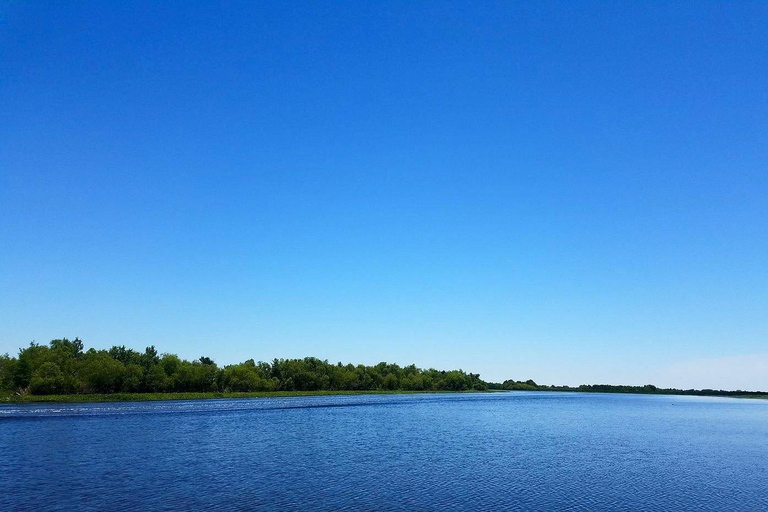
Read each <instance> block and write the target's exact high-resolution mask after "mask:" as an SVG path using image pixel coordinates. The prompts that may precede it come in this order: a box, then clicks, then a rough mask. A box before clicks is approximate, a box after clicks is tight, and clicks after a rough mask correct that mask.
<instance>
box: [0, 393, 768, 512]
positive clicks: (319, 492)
mask: <svg viewBox="0 0 768 512" xmlns="http://www.w3.org/2000/svg"><path fill="white" fill-rule="evenodd" d="M0 472H1V475H2V479H1V480H0V510H3V511H5V510H34V511H38V510H67V511H69V510H180V509H184V510H255V509H260V510H513V509H516V510H632V511H643V510H665V511H666V510H718V511H720V510H768V402H767V401H762V400H737V399H718V398H693V397H662V396H639V395H597V394H559V393H492V394H468V395H466V394H462V395H453V394H435V395H367V396H331V397H305V398H271V399H254V400H208V401H185V402H153V403H146V402H145V403H115V404H84V405H23V406H18V405H2V406H0Z"/></svg>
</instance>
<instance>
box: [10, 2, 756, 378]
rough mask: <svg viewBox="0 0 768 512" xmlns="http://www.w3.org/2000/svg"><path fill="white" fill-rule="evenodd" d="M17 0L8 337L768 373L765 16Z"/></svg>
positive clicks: (242, 352) (553, 370)
mask: <svg viewBox="0 0 768 512" xmlns="http://www.w3.org/2000/svg"><path fill="white" fill-rule="evenodd" d="M157 4H158V3H155V2H106V3H105V2H55V3H54V2H3V3H2V6H0V353H3V352H9V353H12V354H13V353H15V352H16V351H17V350H18V348H19V347H21V346H26V345H27V344H28V343H29V342H30V341H31V340H36V341H37V342H42V343H46V342H48V341H49V340H50V339H52V338H57V337H65V336H66V337H69V338H73V337H75V336H79V337H80V338H82V339H83V340H84V341H85V344H86V346H87V347H91V346H92V347H96V348H108V347H109V346H111V345H114V344H117V345H122V344H125V345H128V346H130V347H133V348H137V349H143V348H144V347H145V346H147V345H150V344H154V345H156V346H157V347H158V348H159V349H160V350H161V351H167V352H172V353H178V354H179V355H181V356H182V357H186V358H197V357H199V356H201V355H207V356H210V357H211V358H213V359H214V360H215V361H216V362H217V363H219V364H227V363H233V362H238V361H242V360H245V359H248V358H251V357H253V358H255V359H257V360H258V359H263V360H270V359H272V358H274V357H304V356H307V355H314V356H317V357H320V358H323V359H329V360H331V361H339V360H342V361H344V362H354V363H377V362H379V361H382V360H386V361H390V362H397V363H401V364H408V363H416V364H417V365H419V366H424V367H436V368H443V369H448V368H459V367H460V368H463V369H464V370H466V371H473V372H479V373H480V374H481V376H482V377H483V378H485V379H490V380H503V379H506V378H515V379H528V378H533V379H534V380H536V381H537V382H541V383H545V384H580V383H626V384H646V383H654V384H657V385H664V386H680V387H690V386H696V387H718V388H720V387H722V388H731V389H735V388H743V389H768V29H766V27H768V3H766V2H749V1H743V2H719V3H717V2H706V1H695V2H683V1H675V2H636V3H630V2H614V1H609V2H604V3H601V2H554V3H553V2H447V1H439V2H372V3H368V2H362V1H359V0H354V1H349V2H317V3H303V2H275V3H269V2H250V1H249V2H222V3H215V2H210V3H203V2H186V1H185V2H178V3H167V2H163V3H162V5H157Z"/></svg>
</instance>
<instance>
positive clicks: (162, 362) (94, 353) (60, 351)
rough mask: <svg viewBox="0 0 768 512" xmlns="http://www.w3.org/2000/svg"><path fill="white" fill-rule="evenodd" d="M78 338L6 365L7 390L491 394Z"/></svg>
mask: <svg viewBox="0 0 768 512" xmlns="http://www.w3.org/2000/svg"><path fill="white" fill-rule="evenodd" d="M83 349H84V347H83V342H82V341H81V340H80V339H78V338H75V339H74V340H73V341H70V340H68V339H67V338H62V339H56V340H53V341H51V342H50V344H49V345H48V346H45V345H38V344H36V343H34V342H33V343H30V345H29V346H28V347H26V348H23V349H21V350H19V355H18V358H13V357H10V356H8V355H5V356H2V357H0V389H6V390H9V391H13V392H15V393H17V394H19V395H25V394H32V395H69V394H89V393H90V394H93V393H98V394H106V395H109V394H116V393H187V394H190V393H192V394H195V393H197V394H205V393H238V392H239V393H252V392H284V393H294V392H295V393H301V392H315V391H328V392H339V391H376V390H379V391H396V390H401V391H470V390H485V389H488V384H487V383H486V382H484V381H482V380H481V379H480V376H479V375H477V374H473V373H465V372H464V371H462V370H451V371H442V370H435V369H432V368H430V369H427V370H423V369H420V368H417V367H416V366H414V365H410V366H406V367H401V366H399V365H397V364H390V363H385V362H382V363H379V364H377V365H375V366H365V365H357V366H355V365H352V364H347V365H344V364H342V363H336V364H332V363H329V362H328V361H326V360H321V359H318V358H316V357H305V358H304V359H275V360H273V361H272V362H271V363H268V362H262V361H259V362H256V361H254V360H253V359H249V360H248V361H245V362H244V363H240V364H233V365H227V366H225V367H223V368H219V367H218V366H217V365H216V363H215V362H214V361H213V360H212V359H211V358H209V357H205V356H203V357H200V358H199V359H196V360H194V361H187V360H184V359H181V358H179V357H178V356H176V355H174V354H162V355H158V353H157V350H156V349H155V347H154V346H152V347H147V348H146V350H145V351H144V352H143V353H142V352H138V351H136V350H133V349H130V348H126V347H125V346H114V347H112V348H110V349H109V350H95V349H90V350H88V351H87V352H84V351H83Z"/></svg>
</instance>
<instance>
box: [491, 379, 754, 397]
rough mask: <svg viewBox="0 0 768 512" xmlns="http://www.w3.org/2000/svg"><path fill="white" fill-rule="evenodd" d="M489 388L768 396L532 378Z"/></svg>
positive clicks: (493, 384) (644, 393)
mask: <svg viewBox="0 0 768 512" xmlns="http://www.w3.org/2000/svg"><path fill="white" fill-rule="evenodd" d="M488 388H489V389H496V390H499V389H502V390H510V391H567V392H579V393H632V394H643V395H693V396H724V397H732V398H768V393H765V392H763V391H741V390H737V391H725V390H722V389H676V388H657V387H656V386H654V385H652V384H646V385H645V386H614V385H611V384H594V385H588V384H582V385H581V386H578V387H572V386H545V385H539V384H536V382H534V381H532V380H527V381H525V382H522V381H515V380H505V381H504V382H503V383H501V384H497V383H489V384H488Z"/></svg>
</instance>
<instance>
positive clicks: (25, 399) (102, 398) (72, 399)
mask: <svg viewBox="0 0 768 512" xmlns="http://www.w3.org/2000/svg"><path fill="white" fill-rule="evenodd" d="M472 392H473V391H460V393H472ZM0 393H2V392H0ZM412 393H451V391H398V390H394V391H382V390H371V391H256V392H252V393H111V394H91V395H16V394H10V393H7V392H5V394H0V403H13V404H24V403H89V402H149V401H155V400H208V399H214V398H278V397H291V396H325V395H392V394H412Z"/></svg>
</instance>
